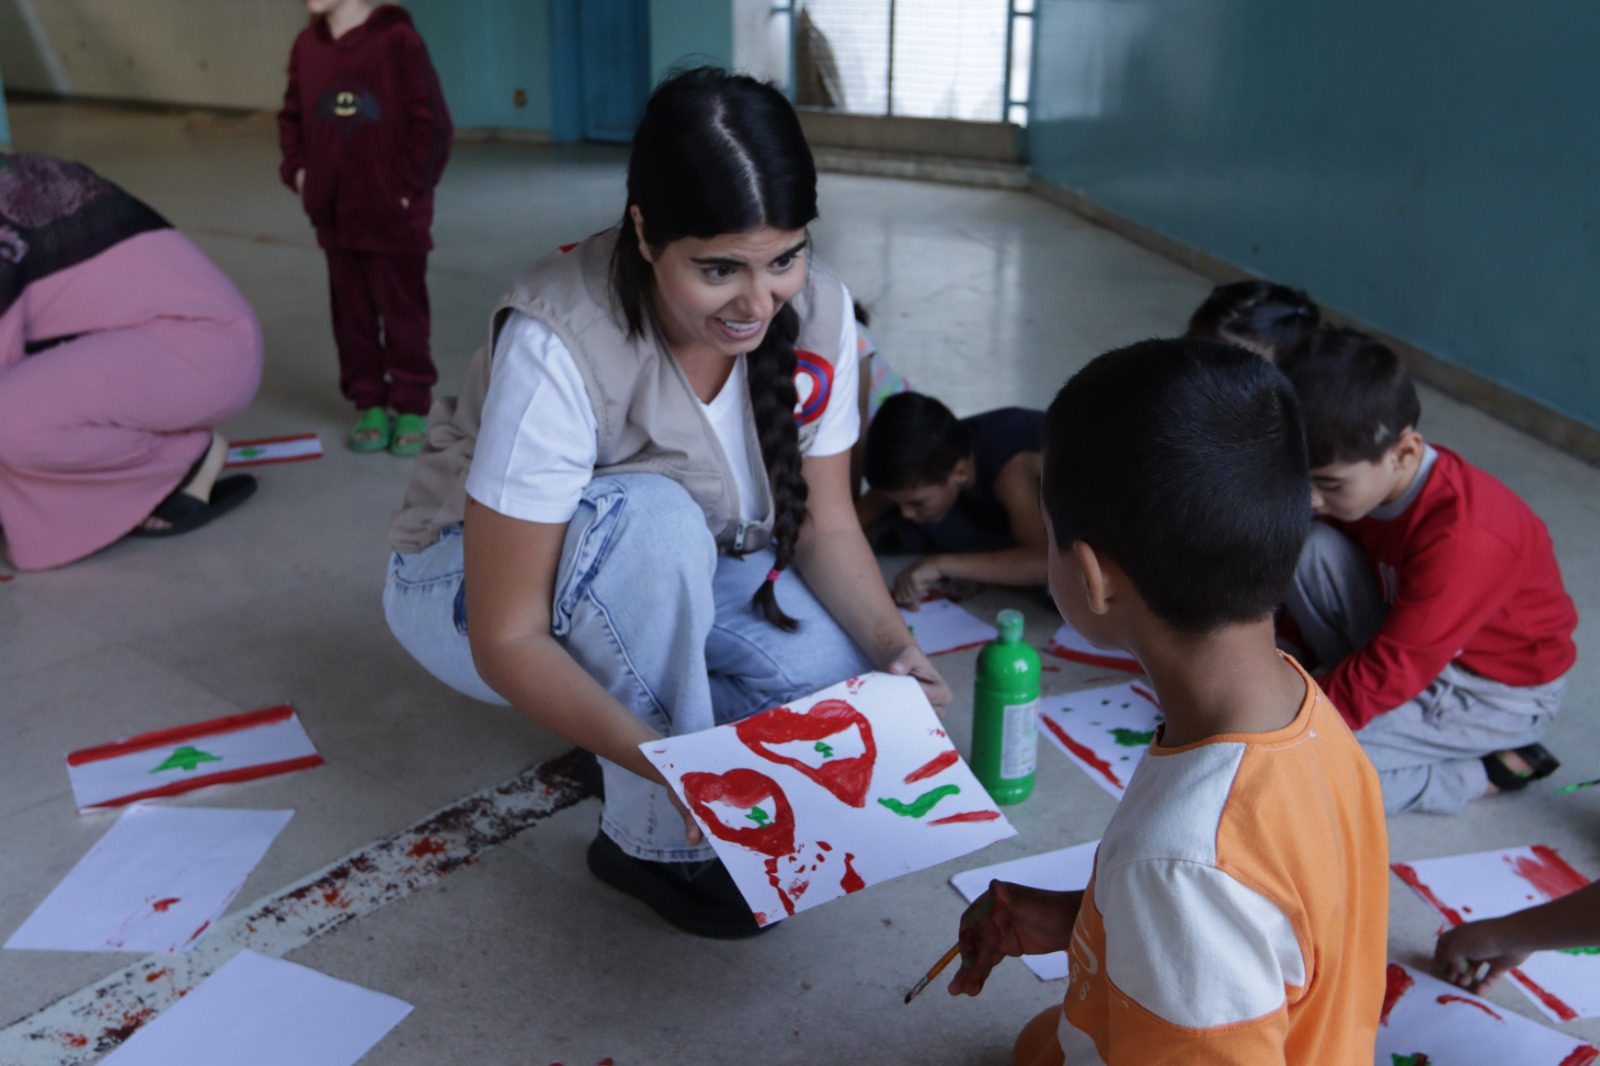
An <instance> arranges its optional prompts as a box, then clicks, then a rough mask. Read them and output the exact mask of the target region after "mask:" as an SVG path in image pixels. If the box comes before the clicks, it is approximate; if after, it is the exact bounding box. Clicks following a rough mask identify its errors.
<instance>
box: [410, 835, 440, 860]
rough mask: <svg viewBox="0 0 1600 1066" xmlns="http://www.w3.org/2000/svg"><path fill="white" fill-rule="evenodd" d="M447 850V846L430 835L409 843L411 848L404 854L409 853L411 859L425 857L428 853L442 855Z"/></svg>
mask: <svg viewBox="0 0 1600 1066" xmlns="http://www.w3.org/2000/svg"><path fill="white" fill-rule="evenodd" d="M449 850H450V849H449V848H447V847H446V846H445V845H443V844H441V843H439V842H438V841H437V840H435V839H433V838H432V837H423V838H422V839H421V840H419V841H417V842H416V843H415V844H413V845H411V848H410V849H409V850H408V851H407V852H406V854H407V855H410V856H411V857H412V858H413V859H425V858H427V857H428V856H429V855H443V854H444V853H445V852H447V851H449Z"/></svg>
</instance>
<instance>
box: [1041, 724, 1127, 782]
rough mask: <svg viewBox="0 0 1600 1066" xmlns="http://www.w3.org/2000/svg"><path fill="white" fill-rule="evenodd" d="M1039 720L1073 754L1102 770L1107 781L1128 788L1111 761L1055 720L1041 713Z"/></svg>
mask: <svg viewBox="0 0 1600 1066" xmlns="http://www.w3.org/2000/svg"><path fill="white" fill-rule="evenodd" d="M1039 721H1041V722H1043V723H1044V724H1045V725H1046V726H1047V727H1049V729H1050V732H1052V733H1054V734H1055V735H1056V739H1057V740H1059V741H1061V743H1062V744H1064V745H1066V748H1067V750H1068V751H1070V752H1072V754H1074V755H1076V756H1077V757H1078V758H1080V759H1082V760H1083V761H1084V762H1086V763H1088V764H1089V765H1090V766H1092V767H1094V768H1095V769H1096V770H1098V771H1100V773H1101V774H1102V775H1103V776H1104V777H1105V779H1106V780H1107V781H1110V782H1111V783H1112V784H1113V785H1116V786H1117V787H1118V788H1120V789H1126V788H1127V787H1128V786H1126V785H1124V784H1123V783H1122V779H1121V778H1119V777H1118V776H1117V773H1116V771H1115V770H1113V769H1111V764H1110V763H1108V762H1106V761H1105V760H1104V759H1102V758H1100V756H1098V755H1096V754H1095V753H1094V752H1092V751H1090V750H1089V749H1088V748H1086V747H1084V746H1083V745H1082V744H1079V743H1078V742H1077V741H1076V740H1073V739H1072V738H1071V737H1069V736H1067V731H1066V730H1065V729H1062V728H1061V727H1060V726H1058V725H1056V723H1055V722H1054V721H1053V720H1051V719H1050V718H1048V717H1046V716H1045V715H1042V714H1041V715H1040V716H1039Z"/></svg>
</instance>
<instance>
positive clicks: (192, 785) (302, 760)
mask: <svg viewBox="0 0 1600 1066" xmlns="http://www.w3.org/2000/svg"><path fill="white" fill-rule="evenodd" d="M321 765H322V756H320V755H302V756H300V757H299V758H297V759H284V760H282V761H281V762H268V763H261V764H260V765H258V766H244V767H240V768H239V769H237V770H223V771H221V772H220V773H215V774H206V775H205V776H204V777H190V778H184V779H180V780H177V781H173V782H172V783H170V784H166V785H162V786H160V787H159V788H150V789H146V790H145V791H143V792H134V793H130V794H129V795H126V796H118V797H116V798H115V799H108V800H106V801H105V802H103V803H91V804H89V806H87V807H85V808H84V810H89V811H94V810H99V809H101V808H102V807H121V806H125V805H126V804H129V803H137V802H139V801H140V800H147V799H160V798H162V797H164V796H177V795H181V794H182V793H184V792H193V791H194V790H195V789H197V788H207V787H209V786H211V785H232V784H237V783H238V782H240V781H254V780H255V779H256V778H258V777H272V776H273V775H275V774H287V773H292V772H293V771H295V770H309V769H311V768H312V767H313V766H321Z"/></svg>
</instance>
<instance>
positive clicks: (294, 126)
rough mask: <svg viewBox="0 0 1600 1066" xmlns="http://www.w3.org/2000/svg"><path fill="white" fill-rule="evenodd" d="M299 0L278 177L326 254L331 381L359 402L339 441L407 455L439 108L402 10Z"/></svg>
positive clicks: (419, 429)
mask: <svg viewBox="0 0 1600 1066" xmlns="http://www.w3.org/2000/svg"><path fill="white" fill-rule="evenodd" d="M305 5H306V9H307V10H308V11H309V12H310V13H311V15H312V16H313V18H314V21H313V22H312V24H311V25H310V26H309V27H307V28H306V29H305V30H303V31H301V33H300V36H299V37H297V38H295V42H294V48H293V49H292V50H291V51H290V53H289V88H288V90H287V91H286V92H285V93H284V95H283V110H282V111H280V112H279V113H278V132H279V141H280V144H281V146H282V149H283V163H282V166H281V167H280V168H279V175H280V176H281V177H282V178H283V183H284V184H285V185H287V186H289V188H290V189H292V190H293V191H294V192H296V193H298V194H299V195H300V200H301V203H302V205H303V206H304V207H305V210H306V214H307V215H309V216H311V224H312V225H313V226H315V227H316V231H317V243H318V244H319V245H321V246H322V249H323V252H324V253H325V254H326V255H327V258H328V289H329V294H330V296H331V298H332V304H333V339H334V343H335V345H336V346H337V347H338V349H339V388H340V391H342V392H343V393H344V396H345V399H347V400H349V401H350V402H351V403H353V404H355V406H356V409H357V410H359V411H360V412H361V418H360V421H358V422H357V423H356V426H355V428H354V429H352V430H351V431H350V447H351V448H353V449H354V450H356V451H358V452H375V451H382V450H383V449H384V448H388V449H389V450H390V451H391V452H393V453H394V454H396V455H407V456H408V455H415V454H417V452H419V451H421V450H422V444H423V437H424V434H425V431H426V429H427V421H426V420H427V414H428V407H429V405H430V404H431V403H432V402H433V392H432V390H433V383H434V382H435V381H436V380H438V377H439V375H438V371H436V370H435V369H434V366H433V357H432V354H431V352H430V350H429V337H428V333H429V328H430V315H429V309H428V285H427V270H428V252H429V251H430V250H432V248H433V238H432V237H431V236H430V235H429V232H428V231H429V228H430V227H431V226H432V225H433V187H434V186H435V185H437V184H438V183H439V177H440V175H441V174H443V172H444V165H445V161H446V160H448V159H449V157H450V137H451V133H452V127H451V124H450V113H449V111H448V110H447V109H446V108H445V103H444V93H443V92H442V91H441V90H440V88H439V77H438V75H437V74H435V73H434V70H433V64H432V62H430V61H429V59H428V50H427V48H426V47H425V46H424V45H423V43H422V38H421V37H419V36H418V35H417V31H416V30H415V29H414V28H413V27H412V25H411V16H410V15H408V14H407V13H406V11H405V9H404V8H401V7H397V6H395V5H394V4H382V5H380V6H378V7H376V8H373V7H371V6H370V5H369V4H368V3H367V2H366V0H305ZM390 409H393V410H394V412H395V418H394V419H393V420H392V421H391V419H390V415H389V411H390Z"/></svg>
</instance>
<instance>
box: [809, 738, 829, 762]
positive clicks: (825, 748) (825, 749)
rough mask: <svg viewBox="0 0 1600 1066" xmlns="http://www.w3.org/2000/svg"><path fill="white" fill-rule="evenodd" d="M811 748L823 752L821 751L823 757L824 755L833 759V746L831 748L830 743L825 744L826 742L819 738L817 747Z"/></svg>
mask: <svg viewBox="0 0 1600 1066" xmlns="http://www.w3.org/2000/svg"><path fill="white" fill-rule="evenodd" d="M811 750H812V751H820V752H821V753H822V757H823V758H824V759H831V758H833V749H832V748H830V747H828V745H826V744H824V743H823V742H822V741H820V740H819V741H817V746H816V747H815V748H812V749H811Z"/></svg>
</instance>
